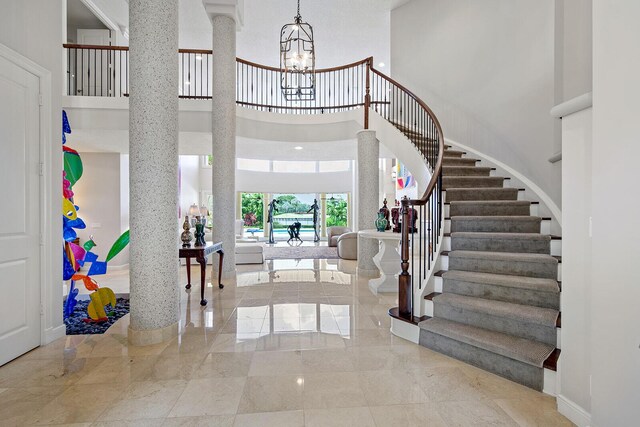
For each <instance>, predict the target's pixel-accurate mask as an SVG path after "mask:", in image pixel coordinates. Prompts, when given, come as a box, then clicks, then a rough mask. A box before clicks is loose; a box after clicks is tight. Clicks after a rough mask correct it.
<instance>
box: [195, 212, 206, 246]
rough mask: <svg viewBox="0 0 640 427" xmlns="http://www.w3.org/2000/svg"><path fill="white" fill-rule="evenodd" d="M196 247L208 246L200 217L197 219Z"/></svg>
mask: <svg viewBox="0 0 640 427" xmlns="http://www.w3.org/2000/svg"><path fill="white" fill-rule="evenodd" d="M195 236H196V246H206V245H207V242H205V240H204V224H203V223H202V221H200V217H199V216H197V217H196V233H195Z"/></svg>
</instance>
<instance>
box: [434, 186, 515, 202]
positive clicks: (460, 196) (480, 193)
mask: <svg viewBox="0 0 640 427" xmlns="http://www.w3.org/2000/svg"><path fill="white" fill-rule="evenodd" d="M517 198H518V189H517V188H451V189H449V190H447V192H446V194H445V200H446V201H447V202H457V201H464V200H516V199H517Z"/></svg>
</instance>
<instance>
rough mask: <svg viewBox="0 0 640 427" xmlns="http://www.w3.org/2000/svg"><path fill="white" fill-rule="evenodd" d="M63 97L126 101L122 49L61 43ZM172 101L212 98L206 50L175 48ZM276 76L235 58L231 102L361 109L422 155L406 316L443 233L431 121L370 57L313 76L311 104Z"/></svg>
mask: <svg viewBox="0 0 640 427" xmlns="http://www.w3.org/2000/svg"><path fill="white" fill-rule="evenodd" d="M63 47H64V48H65V49H66V51H67V76H66V82H65V85H66V86H67V91H66V92H67V95H72V96H106V97H122V96H125V97H126V96H129V48H128V47H126V46H92V45H78V44H65V45H63ZM178 55H179V74H180V77H179V78H180V84H179V88H178V96H179V97H180V98H185V99H211V93H212V87H211V83H210V82H211V77H212V76H211V72H212V71H211V70H212V61H213V57H212V51H211V50H200V49H180V50H179V51H178ZM280 78H281V70H280V69H279V68H277V67H269V66H265V65H260V64H256V63H253V62H250V61H247V60H244V59H240V58H237V59H236V103H237V105H242V106H243V107H246V108H250V109H255V110H259V111H267V112H273V113H284V114H325V113H327V114H328V113H335V112H340V111H347V110H352V109H356V108H361V107H364V108H363V110H364V127H365V129H368V128H369V115H370V113H371V111H374V112H376V113H377V114H379V115H380V116H381V117H382V118H383V119H385V120H386V121H388V122H389V123H391V124H392V125H393V126H395V127H396V128H397V129H398V130H399V131H400V132H402V133H403V134H404V135H405V136H406V137H407V138H408V139H409V140H410V141H411V142H412V143H413V145H414V146H415V147H416V149H417V150H418V151H419V152H420V153H421V155H422V157H423V160H424V162H425V164H426V165H427V167H428V169H429V171H430V172H431V179H430V181H429V183H428V185H427V187H426V190H425V192H424V193H423V195H422V197H420V198H419V199H415V200H409V199H407V198H404V199H403V200H402V209H401V214H402V229H401V233H402V236H401V244H400V248H401V272H400V276H399V283H398V287H399V289H398V290H399V307H398V309H397V312H398V313H397V314H398V315H399V316H400V317H403V318H406V319H412V316H413V305H414V304H413V297H414V290H415V286H416V284H417V286H418V288H419V289H421V288H422V284H423V282H424V281H425V280H426V279H427V278H428V277H429V273H430V271H431V269H432V267H433V262H434V260H435V257H436V254H437V251H438V250H439V248H438V246H439V243H440V235H441V232H442V229H443V223H444V218H443V201H442V157H443V154H444V136H443V133H442V128H441V126H440V123H439V122H438V119H437V118H436V116H435V114H434V113H433V111H431V109H430V108H429V107H428V106H427V105H426V104H425V103H424V102H423V101H422V100H421V99H420V98H419V97H417V96H416V95H415V94H414V93H412V92H411V91H409V90H408V89H407V88H405V87H404V86H402V85H401V84H399V83H398V82H396V81H395V80H393V79H391V78H389V77H387V76H385V75H384V74H382V73H381V72H380V71H378V70H376V69H375V68H374V67H373V58H366V59H363V60H361V61H357V62H353V63H351V64H347V65H343V66H339V67H333V68H326V69H319V70H316V71H315V96H314V98H313V99H301V100H288V99H286V98H285V97H284V95H283V93H282V90H281V87H280Z"/></svg>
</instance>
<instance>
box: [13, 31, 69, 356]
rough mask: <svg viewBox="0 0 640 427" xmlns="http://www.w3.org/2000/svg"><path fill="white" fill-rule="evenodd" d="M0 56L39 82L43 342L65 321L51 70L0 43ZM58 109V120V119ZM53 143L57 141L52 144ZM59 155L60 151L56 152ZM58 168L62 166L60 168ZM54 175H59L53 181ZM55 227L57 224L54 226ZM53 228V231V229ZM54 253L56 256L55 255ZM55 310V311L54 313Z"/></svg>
mask: <svg viewBox="0 0 640 427" xmlns="http://www.w3.org/2000/svg"><path fill="white" fill-rule="evenodd" d="M0 57H3V58H5V59H7V60H8V61H10V62H12V63H14V64H15V65H17V66H18V67H20V68H22V69H24V70H25V71H27V72H29V73H31V74H33V75H35V76H36V77H37V78H38V80H39V86H40V111H39V119H40V126H39V127H40V129H39V135H40V137H39V147H38V151H39V157H40V168H41V173H40V181H39V186H40V189H39V192H40V206H39V213H40V215H39V216H40V218H39V222H40V230H39V232H40V301H38V302H36V303H38V304H39V305H40V307H39V311H40V345H44V344H47V343H49V342H51V341H54V340H55V339H57V338H60V337H63V336H64V335H65V333H66V331H65V325H64V323H63V322H62V300H60V298H59V297H60V293H56V292H55V291H54V289H55V288H54V287H55V286H56V285H57V286H58V287H59V288H60V290H61V289H62V276H61V275H60V277H57V273H56V272H57V270H58V269H56V268H54V266H55V265H56V264H55V263H57V264H60V244H59V243H58V239H56V236H59V234H60V232H61V229H60V227H57V225H58V222H59V221H60V218H59V217H58V218H56V217H55V215H56V214H57V215H58V216H60V215H61V211H60V208H59V207H58V209H55V206H57V205H56V204H55V200H58V203H60V198H61V197H62V189H61V186H60V182H61V181H60V179H61V177H62V175H61V173H62V172H60V173H59V174H56V173H54V170H53V169H55V167H56V165H58V164H61V160H59V161H58V162H54V158H53V147H54V143H55V141H52V137H53V135H52V129H53V128H52V122H51V120H52V103H53V99H52V82H51V71H50V70H47V69H46V68H44V67H42V66H40V65H38V64H37V63H35V62H34V61H32V60H30V59H29V58H27V57H25V56H23V55H21V54H20V53H18V52H16V51H15V50H13V49H11V48H9V47H7V46H6V45H3V44H2V43H0ZM61 117H62V113H61V114H60V120H62V118H61ZM56 147H57V145H56ZM60 157H62V154H61V152H60ZM60 171H62V169H60ZM55 177H59V179H58V181H55ZM56 227H57V228H56ZM56 231H57V232H56ZM56 255H57V257H56ZM56 310H57V311H58V315H56V313H55V312H56Z"/></svg>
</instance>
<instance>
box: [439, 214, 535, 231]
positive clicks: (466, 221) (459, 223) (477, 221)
mask: <svg viewBox="0 0 640 427" xmlns="http://www.w3.org/2000/svg"><path fill="white" fill-rule="evenodd" d="M541 222H542V218H540V217H536V216H530V215H513V216H511V215H496V216H477V215H460V216H456V217H452V218H451V232H464V231H472V232H473V231H477V232H496V233H501V232H511V233H539V232H540V223H541Z"/></svg>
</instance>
